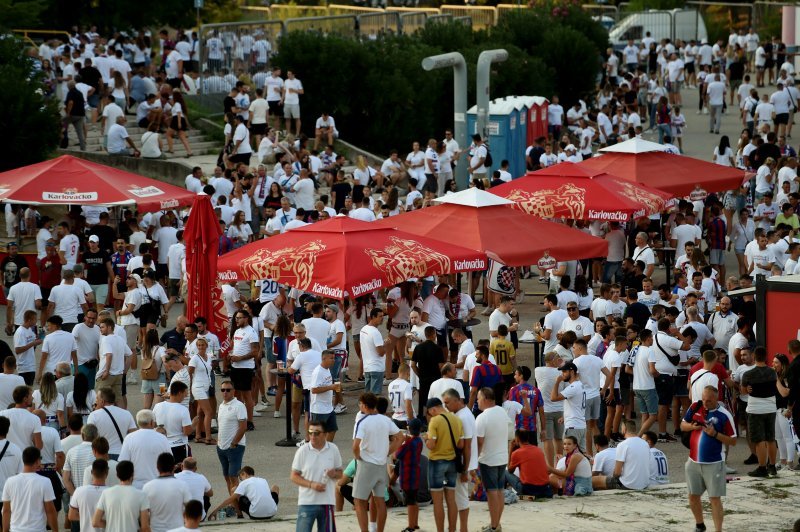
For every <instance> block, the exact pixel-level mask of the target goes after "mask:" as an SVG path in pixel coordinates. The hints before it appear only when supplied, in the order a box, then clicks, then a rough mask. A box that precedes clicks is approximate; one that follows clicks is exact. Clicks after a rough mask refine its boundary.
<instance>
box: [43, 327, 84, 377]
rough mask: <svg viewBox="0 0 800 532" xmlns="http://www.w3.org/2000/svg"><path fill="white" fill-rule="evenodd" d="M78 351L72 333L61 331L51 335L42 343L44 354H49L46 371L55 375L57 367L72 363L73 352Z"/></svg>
mask: <svg viewBox="0 0 800 532" xmlns="http://www.w3.org/2000/svg"><path fill="white" fill-rule="evenodd" d="M76 319H77V318H76ZM77 350H78V344H77V343H76V342H75V338H73V336H72V335H71V334H70V333H68V332H66V331H61V330H56V331H53V332H51V333H49V334H48V335H47V336H45V337H44V342H43V343H42V353H47V354H48V357H47V363H46V364H45V366H44V370H45V371H46V372H49V373H52V374H54V375H55V372H56V365H57V364H58V363H59V362H67V363H70V362H72V352H73V351H77Z"/></svg>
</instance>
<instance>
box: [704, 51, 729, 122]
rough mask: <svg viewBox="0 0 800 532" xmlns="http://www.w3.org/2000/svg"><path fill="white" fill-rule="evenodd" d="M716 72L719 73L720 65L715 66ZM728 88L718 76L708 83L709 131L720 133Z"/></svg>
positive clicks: (706, 92)
mask: <svg viewBox="0 0 800 532" xmlns="http://www.w3.org/2000/svg"><path fill="white" fill-rule="evenodd" d="M714 73H715V74H719V67H717V66H715V67H714ZM726 92H727V88H726V86H725V83H724V82H723V81H719V78H718V77H714V80H713V81H711V82H710V83H708V84H707V85H706V90H705V101H706V104H707V105H708V112H709V114H708V124H709V125H708V132H709V133H716V134H719V128H720V124H721V122H722V106H723V105H724V103H725V94H726Z"/></svg>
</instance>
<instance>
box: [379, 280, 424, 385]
mask: <svg viewBox="0 0 800 532" xmlns="http://www.w3.org/2000/svg"><path fill="white" fill-rule="evenodd" d="M414 309H417V310H422V299H421V298H420V297H419V294H418V293H417V283H410V282H405V283H401V284H400V286H397V287H395V288H392V289H391V290H389V293H388V294H387V295H386V313H387V314H388V315H389V318H391V320H392V328H391V329H389V336H388V337H387V338H388V339H389V351H390V352H391V353H394V355H393V356H394V359H395V360H398V361H402V360H403V359H404V358H405V356H406V352H405V348H406V333H408V332H409V331H411V325H410V315H411V311H412V310H414ZM388 363H391V361H390V360H387V364H388ZM390 369H391V366H390ZM387 373H388V371H387Z"/></svg>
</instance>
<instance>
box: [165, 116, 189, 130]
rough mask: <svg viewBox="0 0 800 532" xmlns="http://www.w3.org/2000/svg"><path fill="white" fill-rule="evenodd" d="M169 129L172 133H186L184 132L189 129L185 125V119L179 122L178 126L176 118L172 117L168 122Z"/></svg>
mask: <svg viewBox="0 0 800 532" xmlns="http://www.w3.org/2000/svg"><path fill="white" fill-rule="evenodd" d="M169 128H170V129H171V130H173V131H186V130H188V129H189V126H188V125H186V119H185V118H183V119H182V120H181V121H180V124H179V123H178V117H177V116H173V117H172V119H171V120H170V121H169Z"/></svg>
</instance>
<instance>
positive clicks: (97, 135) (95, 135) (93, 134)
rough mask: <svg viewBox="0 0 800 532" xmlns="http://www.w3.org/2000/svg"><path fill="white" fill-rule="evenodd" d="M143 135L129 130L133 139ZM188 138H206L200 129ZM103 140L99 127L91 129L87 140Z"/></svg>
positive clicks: (140, 132) (192, 131) (190, 133)
mask: <svg viewBox="0 0 800 532" xmlns="http://www.w3.org/2000/svg"><path fill="white" fill-rule="evenodd" d="M143 134H144V131H132V130H131V129H130V128H128V135H130V136H131V138H134V139H138V138H141V137H142V135H143ZM186 136H187V137H189V138H190V139H191V138H195V137H202V136H204V133H203V132H202V131H200V130H199V129H190V130H189V131H187V132H186ZM161 137H162V138H166V133H162V134H161ZM176 137H177V136H176ZM102 138H103V133H102V130H101V129H100V127H99V126H98V127H97V128H96V129H90V130H89V132H88V134H87V135H86V140H98V141H99V140H100V139H102Z"/></svg>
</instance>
